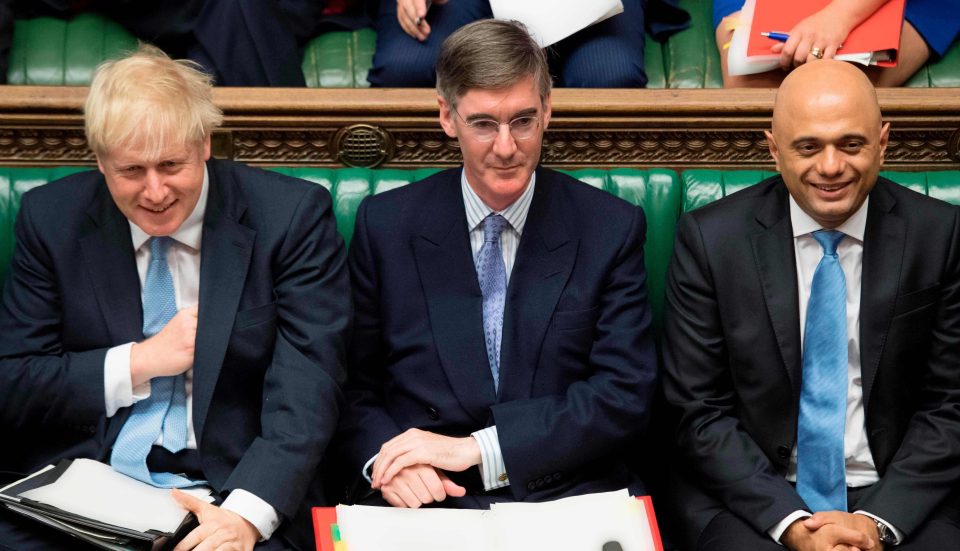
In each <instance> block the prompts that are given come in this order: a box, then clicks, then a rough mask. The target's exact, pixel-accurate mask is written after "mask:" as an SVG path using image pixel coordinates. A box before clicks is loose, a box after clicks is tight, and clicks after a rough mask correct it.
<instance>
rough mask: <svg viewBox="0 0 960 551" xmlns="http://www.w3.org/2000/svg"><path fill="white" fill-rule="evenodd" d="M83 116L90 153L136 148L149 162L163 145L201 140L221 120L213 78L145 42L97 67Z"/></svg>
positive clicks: (185, 61)
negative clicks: (214, 95) (123, 55)
mask: <svg viewBox="0 0 960 551" xmlns="http://www.w3.org/2000/svg"><path fill="white" fill-rule="evenodd" d="M83 113H84V130H85V131H86V134H87V143H88V144H89V145H90V148H91V149H92V150H93V152H94V153H96V154H97V155H103V154H106V153H108V152H110V151H111V150H113V149H116V148H118V147H135V148H137V149H138V150H139V151H140V152H141V153H142V154H144V155H145V157H146V158H147V159H152V160H156V159H158V158H159V156H160V154H161V152H162V151H163V149H164V148H165V147H168V146H173V145H177V146H179V145H186V144H190V143H199V142H201V141H202V140H203V139H204V138H205V137H207V136H209V135H210V133H211V132H212V131H213V129H214V128H216V127H218V126H220V124H221V122H223V112H221V111H220V108H218V107H217V106H216V105H214V103H213V80H212V78H211V77H210V76H209V75H207V74H206V73H204V72H203V71H202V70H200V66H199V65H198V64H197V63H194V62H192V61H188V60H180V59H178V60H173V59H170V57H168V56H167V54H165V53H163V52H162V51H161V50H160V49H158V48H156V47H154V46H150V45H148V44H141V45H140V48H139V49H138V50H137V51H136V52H134V53H133V54H131V55H129V56H127V57H124V58H121V59H116V60H112V61H106V62H104V63H102V64H100V66H99V67H97V70H96V73H95V74H94V77H93V82H91V83H90V93H89V94H88V95H87V101H86V103H85V104H84V106H83Z"/></svg>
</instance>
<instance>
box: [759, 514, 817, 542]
mask: <svg viewBox="0 0 960 551" xmlns="http://www.w3.org/2000/svg"><path fill="white" fill-rule="evenodd" d="M810 516H813V515H811V514H810V513H808V512H806V511H801V510H797V511H794V512H792V513H790V514H789V515H787V518H785V519H783V520H781V521H780V522H778V523H776V524H774V525H773V528H771V529H769V530H767V534H769V535H770V537H771V538H773V541H775V542H777V543H779V544H780V545H783V543H782V542H781V541H780V537H781V536H783V533H784V532H786V531H787V528H790V525H791V524H793V523H794V522H795V521H797V520H799V519H802V518H806V517H810Z"/></svg>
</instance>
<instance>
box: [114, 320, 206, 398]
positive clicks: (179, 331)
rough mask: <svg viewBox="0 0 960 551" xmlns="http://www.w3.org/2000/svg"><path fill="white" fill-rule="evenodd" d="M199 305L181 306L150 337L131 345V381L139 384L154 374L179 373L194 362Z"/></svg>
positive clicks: (170, 374) (154, 375) (134, 384)
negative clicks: (158, 330)
mask: <svg viewBox="0 0 960 551" xmlns="http://www.w3.org/2000/svg"><path fill="white" fill-rule="evenodd" d="M197 315H198V307H197V306H193V307H191V308H184V309H183V310H180V311H179V312H177V313H176V315H175V316H173V318H172V319H171V320H170V321H169V322H168V323H167V325H165V326H164V327H163V329H161V330H160V332H159V333H157V334H156V335H154V336H152V337H150V338H149V339H147V340H145V341H143V342H139V343H136V344H134V345H133V346H132V347H131V348H130V380H131V382H132V383H133V386H134V387H136V386H139V385H141V384H143V383H145V382H147V381H149V380H150V379H153V378H154V377H169V376H173V375H179V374H181V373H183V372H184V371H186V370H188V369H190V366H192V365H193V352H194V348H195V347H196V343H197Z"/></svg>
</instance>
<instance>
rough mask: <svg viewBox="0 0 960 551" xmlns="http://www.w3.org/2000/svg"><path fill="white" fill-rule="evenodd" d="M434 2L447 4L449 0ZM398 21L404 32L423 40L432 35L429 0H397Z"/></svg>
mask: <svg viewBox="0 0 960 551" xmlns="http://www.w3.org/2000/svg"><path fill="white" fill-rule="evenodd" d="M432 3H433V4H438V5H439V4H446V3H447V0H433V2H432ZM397 22H398V23H400V28H401V29H403V32H405V33H407V34H409V35H410V36H412V37H413V38H416V39H417V40H419V41H420V42H423V41H424V40H426V39H427V37H428V36H430V25H429V24H428V23H427V0H397Z"/></svg>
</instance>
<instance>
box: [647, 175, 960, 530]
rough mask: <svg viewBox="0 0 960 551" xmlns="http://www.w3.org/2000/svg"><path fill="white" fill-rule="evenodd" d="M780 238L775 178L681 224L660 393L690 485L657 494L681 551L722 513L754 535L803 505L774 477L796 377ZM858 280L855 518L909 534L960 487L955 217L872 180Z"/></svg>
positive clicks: (795, 409) (793, 410)
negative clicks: (860, 459)
mask: <svg viewBox="0 0 960 551" xmlns="http://www.w3.org/2000/svg"><path fill="white" fill-rule="evenodd" d="M792 228H793V227H792V225H791V221H790V209H789V203H788V193H787V189H786V186H785V185H784V183H783V180H782V179H781V178H780V177H779V176H775V177H772V178H770V179H768V180H766V181H764V182H762V183H759V184H757V185H755V186H752V187H750V188H748V189H746V190H743V191H741V192H739V193H736V194H733V195H731V196H729V197H727V198H725V199H721V200H719V201H716V202H714V203H712V204H710V205H707V206H706V207H703V208H701V209H697V210H695V211H693V212H691V213H689V214H685V215H684V216H683V217H681V219H680V222H679V223H678V226H677V238H676V246H675V250H674V256H673V260H672V262H671V265H670V273H669V277H668V282H667V323H666V339H667V343H666V351H665V352H664V389H665V393H666V396H667V399H668V400H669V401H670V402H671V403H672V404H673V405H674V406H675V407H676V408H677V411H678V412H679V415H680V424H679V427H678V428H677V434H676V437H677V442H678V445H679V448H680V451H681V452H682V455H683V456H684V457H685V458H686V459H687V460H688V466H687V467H688V468H686V469H684V470H685V473H684V474H685V475H686V478H687V481H689V482H692V484H686V483H685V482H684V481H681V483H680V484H679V485H678V486H677V487H674V488H670V489H669V490H668V491H669V493H670V494H672V495H671V496H667V497H669V498H673V499H675V500H677V501H678V502H679V503H678V509H679V510H680V511H681V515H680V516H681V517H682V518H683V520H682V522H683V524H684V527H685V535H686V537H687V538H688V539H689V540H690V541H691V542H692V541H695V540H696V539H697V537H698V536H699V533H700V531H701V530H702V529H703V528H704V527H705V526H706V525H707V524H708V523H709V522H710V520H711V519H712V517H713V516H714V515H715V514H716V513H717V512H718V511H719V508H720V507H725V508H727V509H729V510H730V511H732V512H733V513H735V514H736V515H738V516H740V517H741V518H743V519H744V520H745V521H746V522H747V523H749V524H750V525H751V526H753V527H754V528H755V529H756V530H757V531H758V532H761V533H763V532H766V531H767V530H768V529H770V528H771V527H772V526H773V525H774V524H776V523H778V522H780V521H781V520H783V519H784V518H786V517H787V515H789V514H790V513H792V512H793V511H796V510H805V509H807V506H806V505H805V504H804V502H803V500H802V499H801V498H800V496H799V495H798V494H797V492H796V490H795V489H794V488H793V486H791V485H790V483H788V482H787V480H786V479H785V478H784V476H785V474H786V472H787V468H788V465H789V462H790V454H791V450H792V449H793V447H794V445H795V444H796V438H797V419H798V415H799V403H800V384H801V371H802V370H801V365H802V364H801V357H802V347H801V343H800V315H799V313H798V311H799V305H798V302H799V299H798V291H797V275H796V274H797V272H796V259H795V254H794V248H793V229H792ZM862 269H863V272H862V283H861V291H860V363H861V370H862V377H861V379H862V387H863V407H864V413H865V418H866V433H867V440H868V442H869V446H870V451H871V453H872V455H873V460H874V463H875V465H876V468H877V471H878V472H879V474H880V481H879V482H877V483H876V484H874V485H873V486H871V487H870V489H869V490H868V491H867V492H868V493H867V494H865V495H864V496H863V497H862V498H860V500H859V502H858V503H857V508H858V509H862V510H864V511H868V512H870V513H873V514H875V515H877V516H879V517H880V518H883V519H884V520H886V521H887V522H890V523H892V524H893V525H894V526H896V527H897V528H899V529H900V530H902V531H903V532H904V533H905V534H906V535H907V536H908V537H909V536H910V534H911V533H912V532H914V530H915V529H916V528H917V527H919V526H920V525H921V524H922V523H923V521H924V520H925V519H927V518H929V517H930V516H931V514H932V513H933V512H934V511H935V510H937V508H938V507H939V506H940V505H941V502H943V501H944V499H945V498H946V497H947V495H948V494H949V493H950V492H951V491H952V490H953V489H955V488H956V486H957V481H958V480H960V377H958V374H957V366H958V365H960V210H958V209H957V207H955V206H953V205H950V204H947V203H945V202H943V201H937V200H934V199H931V198H928V197H925V196H923V195H920V194H918V193H916V192H913V191H910V190H909V189H907V188H905V187H902V186H899V185H897V184H895V183H893V182H890V181H888V180H885V179H883V178H880V179H879V181H878V182H877V184H876V187H874V188H873V190H872V191H871V192H870V203H869V205H868V206H867V224H866V229H865V232H864V239H863V268H862ZM669 501H670V500H669V499H668V500H666V502H669ZM661 502H664V500H662V501H661ZM953 507H956V504H954V505H953ZM954 511H956V509H954ZM957 521H958V517H957V515H956V514H955V513H954V514H953V522H954V523H956V522H957Z"/></svg>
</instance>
